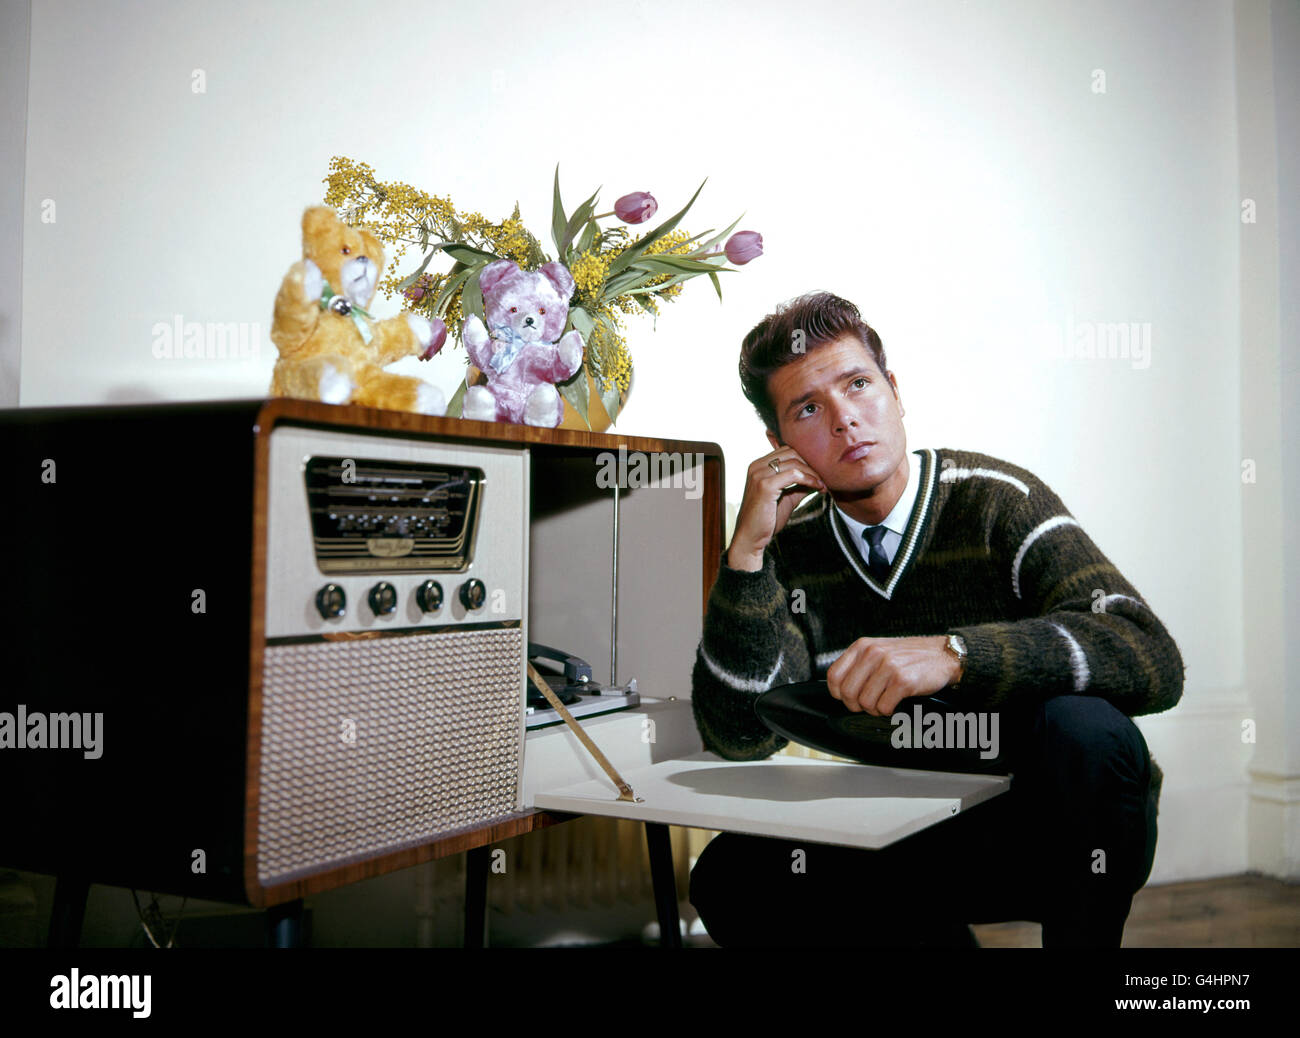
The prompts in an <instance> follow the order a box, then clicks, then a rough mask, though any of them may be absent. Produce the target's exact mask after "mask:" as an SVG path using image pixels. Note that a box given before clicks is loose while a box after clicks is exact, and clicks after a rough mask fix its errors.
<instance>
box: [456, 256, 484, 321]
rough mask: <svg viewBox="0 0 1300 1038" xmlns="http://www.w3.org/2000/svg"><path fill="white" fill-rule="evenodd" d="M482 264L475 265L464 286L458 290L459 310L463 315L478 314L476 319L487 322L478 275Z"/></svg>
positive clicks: (481, 269)
mask: <svg viewBox="0 0 1300 1038" xmlns="http://www.w3.org/2000/svg"><path fill="white" fill-rule="evenodd" d="M483 266H486V264H484V265H482V266H478V267H475V268H474V269H473V270H472V271H470V276H469V277H468V278H466V279H465V287H464V288H463V289H461V292H460V312H461V314H462V315H464V316H465V317H468V316H469V315H470V314H476V315H478V319H479V320H480V321H483V322H484V323H485V324H486V323H487V314H485V313H484V312H483V290H482V289H481V288H480V287H479V283H478V276H479V275H480V274H481V273H483Z"/></svg>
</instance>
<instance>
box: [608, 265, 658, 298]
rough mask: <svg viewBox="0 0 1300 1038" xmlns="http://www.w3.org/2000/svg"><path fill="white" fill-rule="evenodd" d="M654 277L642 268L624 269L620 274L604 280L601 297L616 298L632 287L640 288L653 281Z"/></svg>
mask: <svg viewBox="0 0 1300 1038" xmlns="http://www.w3.org/2000/svg"><path fill="white" fill-rule="evenodd" d="M654 278H655V275H654V274H648V273H646V272H645V271H643V270H625V271H623V273H622V274H619V275H618V276H617V277H613V278H610V279H609V280H608V281H606V282H605V288H604V290H603V291H602V292H601V297H602V298H604V299H617V298H618V297H619V296H621V295H626V294H627V293H628V292H630V291H632V290H633V289H637V288H642V287H643V286H645V285H646V284H648V283H649V282H650V281H653V280H654Z"/></svg>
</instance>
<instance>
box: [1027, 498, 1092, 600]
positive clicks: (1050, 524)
mask: <svg viewBox="0 0 1300 1038" xmlns="http://www.w3.org/2000/svg"><path fill="white" fill-rule="evenodd" d="M1078 525H1079V524H1078V523H1077V522H1075V521H1074V520H1073V519H1071V518H1070V517H1069V516H1068V515H1055V516H1052V518H1051V519H1044V520H1043V521H1042V522H1041V523H1039V524H1038V525H1037V526H1035V527H1034V528H1033V529H1032V530H1030V531H1029V536H1028V537H1026V538H1025V539H1024V541H1023V542H1022V543H1021V545H1020V550H1019V551H1018V552H1016V559H1015V561H1014V562H1013V563H1011V590H1012V591H1014V592H1015V593H1016V597H1017V598H1019V597H1020V564H1021V563H1022V562H1024V561H1025V555H1026V553H1027V552H1028V551H1029V548H1030V546H1031V545H1032V544H1033V543H1034V541H1036V540H1038V538H1039V537H1041V536H1042V535H1043V534H1045V533H1048V532H1049V531H1051V530H1055V529H1056V528H1057V527H1059V526H1078Z"/></svg>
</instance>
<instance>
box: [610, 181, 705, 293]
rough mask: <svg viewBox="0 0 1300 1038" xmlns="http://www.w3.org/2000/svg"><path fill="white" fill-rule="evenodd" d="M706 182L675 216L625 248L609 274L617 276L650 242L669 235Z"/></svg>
mask: <svg viewBox="0 0 1300 1038" xmlns="http://www.w3.org/2000/svg"><path fill="white" fill-rule="evenodd" d="M708 182H709V178H708V177H705V178H704V180H702V181H701V182H700V186H699V187H697V188H696V189H695V194H693V195H691V200H690V201H689V202H687V203H686V205H685V206H683V207H682V209H681V210H680V211H679V212H677V214H676V215H674V216H670V217H669V218H668V219H667V220H665V221H664V222H663V223H661V224H660V225H659V226H658V227H656V228H655V229H654V230H653V231H651V232H650V233H649V234H647V235H646V236H645V237H644V238H642V239H641V240H640V241H639V242H637V243H636V244H635V245H633V246H631V247H629V248H626V249H624V250H623V251H622V252H620V253H619V254H618V255H617V256H616V257H615V258H614V262H613V263H611V264H610V265H609V272H610V274H617V273H618V272H619V271H620V270H622V269H623V268H624V267H626V266H627V265H628V264H629V263H631V262H632V261H633V260H635V259H637V258H638V257H639V256H640V255H641V254H642V253H643V252H645V250H646V248H647V247H648V246H649V245H650V244H651V243H652V242H655V241H658V240H659V239H660V238H662V237H663V236H664V235H665V234H667V233H669V232H670V231H671V230H672V229H673V228H674V227H676V226H677V225H678V223H680V222H681V219H682V217H683V216H685V215H686V214H687V212H688V211H689V210H690V208H691V206H693V205H694V204H695V200H696V199H697V198H699V197H700V192H701V191H703V190H704V185H705V184H707V183H708Z"/></svg>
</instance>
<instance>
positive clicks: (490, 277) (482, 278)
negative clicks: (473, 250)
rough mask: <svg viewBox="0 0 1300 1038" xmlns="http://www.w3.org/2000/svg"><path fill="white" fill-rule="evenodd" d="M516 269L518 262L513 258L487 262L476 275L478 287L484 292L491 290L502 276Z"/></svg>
mask: <svg viewBox="0 0 1300 1038" xmlns="http://www.w3.org/2000/svg"><path fill="white" fill-rule="evenodd" d="M518 269H519V264H518V263H516V262H515V261H514V260H496V261H494V262H492V263H489V264H488V265H487V266H486V267H484V268H483V271H482V273H480V274H479V276H478V287H479V288H480V289H482V290H483V291H484V292H491V291H492V289H494V288H496V286H497V285H498V284H499V283H500V282H501V279H502V278H504V277H505V276H506V275H507V274H513V273H514V272H515V271H517V270H518Z"/></svg>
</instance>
